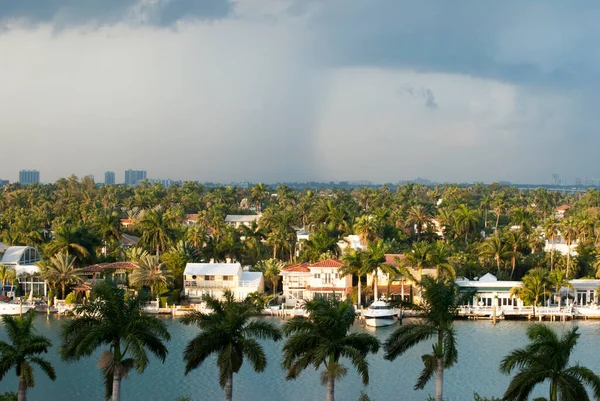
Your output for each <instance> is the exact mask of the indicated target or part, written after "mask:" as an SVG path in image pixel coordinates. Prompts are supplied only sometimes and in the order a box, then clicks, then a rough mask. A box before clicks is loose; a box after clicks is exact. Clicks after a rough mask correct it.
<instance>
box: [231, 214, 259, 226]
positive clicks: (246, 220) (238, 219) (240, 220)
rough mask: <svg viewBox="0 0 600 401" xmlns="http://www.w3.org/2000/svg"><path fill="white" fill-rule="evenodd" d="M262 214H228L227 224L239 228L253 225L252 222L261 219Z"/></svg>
mask: <svg viewBox="0 0 600 401" xmlns="http://www.w3.org/2000/svg"><path fill="white" fill-rule="evenodd" d="M260 216H261V215H260V214H249V215H240V214H228V215H227V216H225V224H227V225H228V226H230V227H233V228H239V227H241V226H246V227H251V226H252V223H254V222H257V223H258V221H259V220H260Z"/></svg>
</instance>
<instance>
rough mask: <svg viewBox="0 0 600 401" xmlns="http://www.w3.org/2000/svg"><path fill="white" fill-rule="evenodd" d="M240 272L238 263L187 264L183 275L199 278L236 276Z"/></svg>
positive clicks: (240, 268) (240, 267)
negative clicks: (197, 276) (193, 275)
mask: <svg viewBox="0 0 600 401" xmlns="http://www.w3.org/2000/svg"><path fill="white" fill-rule="evenodd" d="M241 270H242V266H241V265H240V264H239V263H188V264H187V265H185V270H184V271H183V274H186V275H192V274H196V275H199V276H237V275H238V274H239V272H240V271H241Z"/></svg>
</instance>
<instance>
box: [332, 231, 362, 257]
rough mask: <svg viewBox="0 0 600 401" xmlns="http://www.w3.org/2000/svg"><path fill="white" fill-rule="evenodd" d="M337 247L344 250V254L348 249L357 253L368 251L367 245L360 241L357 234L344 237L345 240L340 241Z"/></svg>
mask: <svg viewBox="0 0 600 401" xmlns="http://www.w3.org/2000/svg"><path fill="white" fill-rule="evenodd" d="M337 245H338V246H339V247H340V249H341V250H342V253H344V252H345V251H346V248H348V247H350V249H353V250H355V251H366V250H367V245H366V244H365V243H364V242H363V241H362V240H361V239H360V237H359V236H358V235H355V234H350V235H348V236H347V237H344V239H343V240H339V241H338V243H337Z"/></svg>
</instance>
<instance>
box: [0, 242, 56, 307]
mask: <svg viewBox="0 0 600 401" xmlns="http://www.w3.org/2000/svg"><path fill="white" fill-rule="evenodd" d="M41 260H42V257H41V256H40V253H39V252H38V250H37V249H35V248H33V247H31V246H11V247H9V248H8V249H6V251H5V252H4V255H2V260H0V264H2V265H6V266H9V267H12V268H13V269H15V273H16V274H17V280H18V284H19V288H20V290H21V293H22V294H26V295H29V294H31V291H32V290H33V294H34V295H39V296H43V297H46V296H47V295H48V286H47V284H46V281H45V280H43V279H41V278H40V277H39V273H40V268H39V267H38V266H37V263H38V262H40V261H41Z"/></svg>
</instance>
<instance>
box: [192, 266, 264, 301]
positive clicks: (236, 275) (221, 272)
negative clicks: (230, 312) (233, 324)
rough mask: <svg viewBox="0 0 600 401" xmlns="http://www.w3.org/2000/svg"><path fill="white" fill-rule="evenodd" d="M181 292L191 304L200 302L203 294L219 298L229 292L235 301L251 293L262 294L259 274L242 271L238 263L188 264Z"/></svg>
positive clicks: (261, 277) (262, 283)
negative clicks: (224, 292)
mask: <svg viewBox="0 0 600 401" xmlns="http://www.w3.org/2000/svg"><path fill="white" fill-rule="evenodd" d="M183 283H184V284H183V291H184V294H185V295H186V296H187V297H188V298H189V299H190V301H192V302H201V300H202V296H203V295H204V294H208V295H212V296H213V297H215V298H221V297H222V296H223V291H225V290H231V291H232V292H233V294H234V296H235V298H236V299H237V300H240V301H241V300H243V299H245V298H246V297H247V296H248V294H250V293H251V292H259V293H261V294H262V293H263V292H264V283H265V282H264V278H263V274H262V273H260V272H250V271H247V270H244V269H243V268H242V266H241V265H240V264H239V263H188V264H187V265H186V266H185V270H184V272H183Z"/></svg>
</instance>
